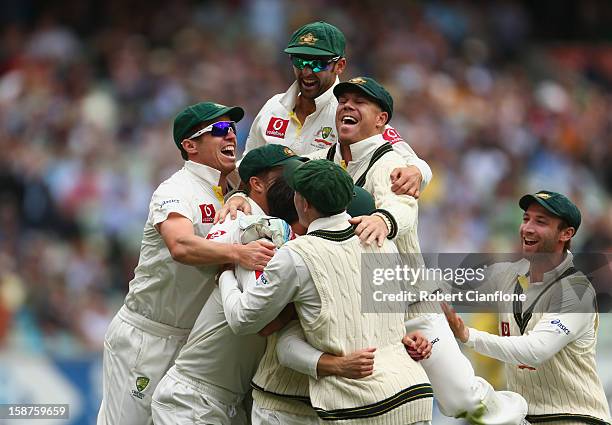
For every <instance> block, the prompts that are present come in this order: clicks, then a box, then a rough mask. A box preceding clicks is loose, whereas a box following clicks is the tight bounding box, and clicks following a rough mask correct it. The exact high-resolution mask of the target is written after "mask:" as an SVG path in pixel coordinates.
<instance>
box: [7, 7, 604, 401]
mask: <svg viewBox="0 0 612 425" xmlns="http://www.w3.org/2000/svg"><path fill="white" fill-rule="evenodd" d="M534 3H537V4H536V5H532V4H530V2H526V1H525V2H511V1H486V2H485V1H478V2H467V1H435V2H412V1H410V2H408V1H397V2H389V1H385V2H375V1H365V2H356V1H340V0H328V1H323V0H313V1H310V2H290V1H286V2H285V1H281V0H253V1H247V0H243V1H240V0H228V1H223V2H189V1H169V2H161V1H152V2H151V1H144V0H138V1H128V2H126V1H121V0H110V1H104V2H96V1H93V0H90V1H64V2H43V1H35V0H9V1H5V2H2V5H1V6H0V11H1V18H0V152H1V154H0V351H1V350H16V351H18V352H27V353H32V352H34V353H42V354H44V355H49V356H68V357H70V356H79V355H82V354H83V353H90V352H100V351H101V349H102V344H103V338H104V333H105V331H106V327H107V325H108V323H109V322H110V320H111V318H112V316H113V315H114V313H115V312H116V311H117V309H118V308H119V306H120V305H121V303H122V300H123V297H124V295H125V293H126V291H127V284H128V282H129V281H130V279H131V278H132V276H133V268H134V266H135V264H136V263H137V260H138V250H139V244H140V240H141V235H142V228H143V224H144V222H145V219H146V215H147V211H148V203H149V200H150V195H151V193H152V192H153V190H154V189H155V187H156V186H157V185H158V184H159V183H160V182H161V181H162V180H163V179H165V178H166V177H168V176H169V175H170V174H171V173H172V172H173V171H174V170H176V169H178V167H179V166H180V163H181V160H180V155H179V153H178V151H177V150H176V147H175V146H174V144H173V142H172V139H171V132H170V128H171V122H172V119H173V117H174V115H175V114H176V112H177V111H178V110H180V109H181V108H182V107H184V106H185V105H187V104H189V103H192V102H196V101H200V100H205V99H210V100H215V101H218V102H221V103H225V104H236V105H241V106H243V107H244V108H245V109H246V111H247V115H246V117H245V119H244V120H243V121H242V122H241V123H240V125H239V141H240V145H241V148H242V147H243V146H244V142H245V138H246V135H247V133H248V129H249V127H250V123H251V121H252V119H253V117H254V115H255V114H256V113H257V112H258V110H259V109H260V108H261V106H262V105H263V104H264V102H265V101H266V100H267V99H268V98H269V97H270V96H272V95H273V94H275V93H279V92H283V91H285V90H286V89H287V87H288V86H289V84H290V83H291V82H292V77H293V76H292V74H291V67H290V63H289V61H288V58H287V57H286V55H284V54H282V53H281V51H282V48H283V47H284V45H285V43H286V41H287V39H288V37H289V35H290V33H291V32H292V30H293V29H295V28H297V27H298V26H299V25H301V24H303V23H305V22H308V21H312V20H317V19H324V20H326V21H328V22H331V23H334V24H335V25H337V26H338V27H340V28H341V29H342V30H343V31H344V33H345V34H346V37H347V57H348V69H347V70H346V71H345V74H344V75H343V77H344V78H345V79H346V78H348V77H351V76H356V75H371V76H375V77H376V78H377V79H379V81H381V82H383V83H384V84H385V85H386V86H387V87H388V88H389V89H390V91H391V93H392V95H393V96H394V99H395V105H396V106H395V108H396V109H395V113H394V119H393V121H392V124H393V125H394V126H395V127H396V128H397V129H398V130H399V132H400V133H401V135H402V136H403V137H404V139H405V140H407V141H408V142H409V143H410V144H411V145H412V147H413V148H414V149H415V151H416V152H418V154H419V155H420V156H421V157H422V158H424V159H426V160H427V161H428V162H429V164H430V165H431V167H432V169H433V173H434V179H433V181H432V183H431V184H430V186H429V188H428V189H427V191H426V192H425V194H424V195H423V196H422V199H421V200H420V224H419V227H420V238H421V246H422V249H423V252H512V251H513V250H515V249H516V248H517V243H518V236H517V229H518V224H519V222H520V219H521V212H520V210H519V209H518V206H517V199H518V197H519V196H520V195H521V194H524V193H526V192H532V191H535V190H537V189H542V188H545V189H550V190H557V191H560V192H563V193H566V194H568V195H569V196H570V197H571V198H572V199H574V200H575V201H576V203H577V204H578V205H579V206H580V208H581V210H582V212H583V216H584V221H583V223H584V224H583V225H582V227H581V229H580V231H579V232H578V235H577V238H575V241H574V243H573V250H574V251H578V252H582V251H597V252H607V253H610V252H612V201H611V197H610V194H611V193H612V167H611V166H610V164H611V163H612V92H611V89H612V44H611V43H610V41H611V40H612V30H611V29H610V28H611V27H610V25H607V24H606V22H607V23H609V22H611V21H612V19H611V18H612V6H611V4H610V3H606V2H596V1H580V2H573V1H561V2H558V1H552V0H546V1H540V2H534ZM606 316H608V317H604V318H603V320H602V326H601V329H602V331H600V343H599V349H600V352H603V353H604V354H603V355H601V356H600V358H601V357H604V356H605V357H608V358H609V357H610V354H612V336H610V335H611V334H612V321H611V320H610V318H609V316H610V315H606ZM600 367H603V368H607V369H605V370H607V374H608V376H610V375H612V365H610V363H607V364H605V365H603V366H602V365H600ZM600 371H601V370H600ZM604 381H606V382H607V383H608V384H607V391H608V395H609V397H610V396H612V387H611V386H612V382H610V379H608V378H606V377H605V376H604Z"/></svg>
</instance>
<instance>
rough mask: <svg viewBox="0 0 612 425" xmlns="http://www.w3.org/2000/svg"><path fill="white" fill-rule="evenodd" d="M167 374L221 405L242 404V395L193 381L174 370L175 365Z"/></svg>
mask: <svg viewBox="0 0 612 425" xmlns="http://www.w3.org/2000/svg"><path fill="white" fill-rule="evenodd" d="M167 374H168V376H170V377H172V378H174V379H176V380H177V381H179V382H182V383H183V384H185V385H187V386H189V387H191V388H193V389H194V390H196V391H198V392H199V393H202V394H208V395H210V396H211V397H214V398H215V399H217V400H219V401H220V402H221V403H223V404H227V405H234V404H239V403H242V399H243V398H244V395H239V394H236V393H233V392H231V391H228V390H226V389H223V388H221V387H218V386H216V385H212V384H209V383H207V382H204V381H200V380H199V379H193V378H191V377H189V376H185V375H184V374H182V373H181V372H179V371H178V370H177V369H176V365H174V366H172V367H171V368H170V369H169V370H168V372H167Z"/></svg>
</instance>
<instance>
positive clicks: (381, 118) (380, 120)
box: [376, 110, 389, 130]
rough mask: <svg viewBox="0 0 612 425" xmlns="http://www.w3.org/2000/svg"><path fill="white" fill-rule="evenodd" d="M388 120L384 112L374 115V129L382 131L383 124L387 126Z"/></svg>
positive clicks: (387, 115)
mask: <svg viewBox="0 0 612 425" xmlns="http://www.w3.org/2000/svg"><path fill="white" fill-rule="evenodd" d="M388 119H389V114H388V113H387V112H386V111H383V110H381V111H380V112H379V113H378V114H377V115H376V128H378V129H379V130H380V129H382V128H383V127H384V126H385V124H387V120H388Z"/></svg>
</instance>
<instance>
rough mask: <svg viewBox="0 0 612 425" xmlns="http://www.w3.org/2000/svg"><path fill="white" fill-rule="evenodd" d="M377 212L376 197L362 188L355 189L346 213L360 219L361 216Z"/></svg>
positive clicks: (356, 187)
mask: <svg viewBox="0 0 612 425" xmlns="http://www.w3.org/2000/svg"><path fill="white" fill-rule="evenodd" d="M374 210H376V203H375V202H374V197H373V196H372V195H371V194H370V192H368V191H367V190H365V189H364V188H362V187H359V186H355V187H354V188H353V199H352V200H351V203H350V204H349V206H348V207H347V208H346V212H347V213H348V214H349V215H350V216H351V217H359V216H360V215H371V214H372V213H373V212H374Z"/></svg>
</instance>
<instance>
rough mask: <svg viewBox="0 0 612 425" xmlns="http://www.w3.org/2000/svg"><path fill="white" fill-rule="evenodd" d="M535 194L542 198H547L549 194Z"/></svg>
mask: <svg viewBox="0 0 612 425" xmlns="http://www.w3.org/2000/svg"><path fill="white" fill-rule="evenodd" d="M535 196H537V197H538V198H542V199H549V198H550V195H549V194H548V193H536V194H535Z"/></svg>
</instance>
